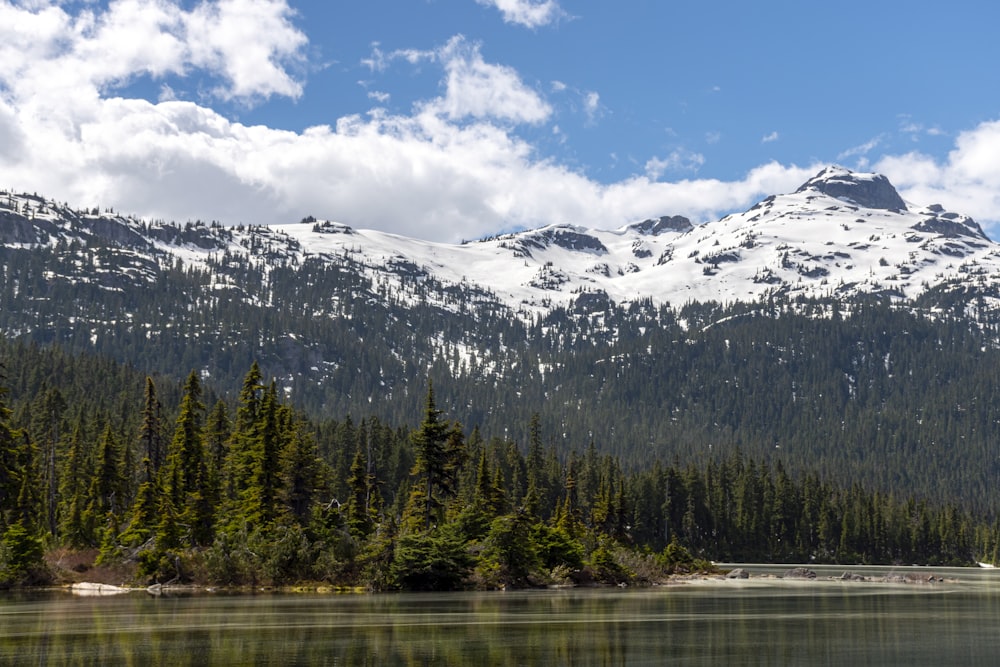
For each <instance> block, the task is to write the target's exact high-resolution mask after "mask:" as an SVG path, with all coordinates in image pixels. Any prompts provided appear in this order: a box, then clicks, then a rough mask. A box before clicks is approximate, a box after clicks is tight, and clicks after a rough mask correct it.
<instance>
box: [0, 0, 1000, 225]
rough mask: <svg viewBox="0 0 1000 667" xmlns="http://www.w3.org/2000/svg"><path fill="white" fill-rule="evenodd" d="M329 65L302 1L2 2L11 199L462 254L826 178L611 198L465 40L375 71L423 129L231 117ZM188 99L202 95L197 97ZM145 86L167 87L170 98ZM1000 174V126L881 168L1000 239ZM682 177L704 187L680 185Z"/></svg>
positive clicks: (523, 7)
mask: <svg viewBox="0 0 1000 667" xmlns="http://www.w3.org/2000/svg"><path fill="white" fill-rule="evenodd" d="M479 4H483V5H492V6H493V7H492V8H486V7H484V8H483V10H484V11H494V10H499V11H500V13H501V16H502V18H503V20H504V21H506V22H507V23H511V24H514V25H512V26H511V28H510V29H511V30H515V29H519V30H522V31H523V29H524V28H525V27H528V28H531V29H533V30H538V29H545V28H546V27H547V26H552V25H555V24H558V22H559V21H560V17H564V16H565V12H564V11H563V10H562V9H561V8H560V7H559V5H558V4H556V3H554V2H544V3H542V2H534V3H532V2H523V1H522V2H506V1H505V2H501V1H500V0H493V1H492V2H483V1H481V0H480V2H479ZM312 49H313V45H312V43H311V40H310V36H309V35H308V34H307V33H306V31H305V30H304V28H303V27H302V26H301V25H300V22H299V21H298V20H297V13H296V10H295V8H294V7H293V6H292V5H291V4H289V3H288V2H286V1H285V0H217V1H215V2H204V3H200V4H197V5H194V6H190V3H182V2H171V1H169V0H117V1H113V2H110V3H107V4H106V5H102V4H100V3H61V2H45V1H34V2H9V1H8V2H0V62H3V63H4V66H3V67H2V68H0V183H2V184H3V186H4V187H11V188H14V189H27V190H38V191H40V192H45V193H47V194H50V195H54V196H57V197H59V198H62V199H65V200H66V201H68V202H70V203H72V204H74V205H79V206H97V205H114V206H115V207H117V208H119V209H124V210H126V211H128V212H134V213H136V214H138V215H140V216H144V217H150V218H162V219H172V220H179V221H184V220H188V219H203V220H205V219H213V220H218V221H221V222H223V223H225V224H236V223H239V222H245V223H262V224H272V223H278V222H289V221H293V220H297V219H299V218H301V217H303V216H305V215H309V214H314V215H319V216H321V217H325V218H332V219H338V220H342V221H344V222H346V223H348V224H351V225H354V226H358V227H366V228H377V229H381V230H384V231H389V232H395V233H403V234H408V235H411V236H415V237H419V238H426V239H433V240H442V241H455V240H459V239H464V238H476V237H479V236H483V235H487V234H491V233H496V232H500V231H508V230H513V229H520V228H530V227H536V226H540V225H544V224H549V223H561V222H569V223H574V224H583V225H587V226H595V227H603V228H610V227H615V226H617V225H620V224H625V223H628V222H633V221H637V220H641V219H644V218H648V217H653V216H659V215H663V214H671V215H673V214H680V215H685V216H688V217H690V218H691V219H693V220H695V221H701V220H708V219H714V218H717V217H719V216H721V215H723V214H725V213H727V212H730V211H734V210H738V209H741V208H745V207H746V206H748V205H749V204H751V203H753V201H755V200H756V199H758V198H759V197H761V196H763V195H764V194H766V193H770V192H783V191H787V190H789V189H791V188H793V187H795V186H796V185H798V184H799V183H801V182H802V181H804V180H805V179H806V178H808V177H809V176H810V175H811V174H813V173H815V172H816V171H817V169H818V168H819V166H820V163H821V162H822V160H819V159H817V160H811V161H809V163H808V164H801V165H797V164H783V163H781V162H778V161H770V162H766V163H763V164H761V165H759V166H757V167H755V168H753V169H750V170H749V171H747V173H746V174H745V175H744V176H743V177H742V178H739V179H737V180H720V179H713V178H706V177H700V176H699V174H700V173H701V172H700V171H699V167H701V165H702V163H703V160H699V159H698V158H699V156H698V154H697V153H690V152H689V153H684V154H683V155H684V157H683V159H680V158H678V157H677V156H678V155H681V154H680V153H678V154H676V155H675V154H671V153H664V154H663V155H662V156H661V157H659V158H654V159H652V160H650V161H647V162H646V163H645V164H644V165H643V164H640V165H637V168H636V170H635V174H634V175H632V176H630V177H627V178H623V179H617V180H613V181H610V182H602V181H600V180H598V179H597V178H595V177H593V176H592V175H589V174H588V173H587V172H586V170H585V169H583V168H581V167H580V166H579V165H573V164H568V163H565V162H561V161H559V160H555V159H552V158H551V157H547V156H546V155H544V153H543V152H542V151H541V150H539V145H538V142H539V137H540V136H542V135H545V134H548V135H552V134H558V132H559V123H560V114H562V113H565V111H564V110H563V109H562V108H561V107H560V106H559V102H558V96H557V93H556V92H554V87H553V86H554V84H553V82H541V81H533V80H528V79H526V78H524V77H523V76H522V75H521V74H520V73H519V72H518V70H517V69H516V68H515V67H513V66H510V65H507V64H504V63H499V62H493V61H491V59H490V58H489V57H487V56H486V55H485V49H484V47H483V45H482V44H481V43H479V42H477V41H474V40H471V39H468V38H466V37H463V36H461V35H456V36H454V37H453V38H452V39H450V40H448V41H447V42H445V43H442V44H440V45H439V46H438V47H436V48H434V49H430V50H424V51H411V52H407V53H402V52H391V53H389V54H388V55H386V54H382V55H383V58H382V60H381V61H376V60H375V59H372V61H371V62H372V67H375V66H381V67H404V66H405V67H411V66H419V67H422V68H425V69H426V70H427V71H429V72H431V73H432V75H433V76H435V77H436V78H437V81H438V84H437V88H436V89H435V90H433V91H429V92H428V94H427V95H425V96H424V97H423V98H422V99H421V100H420V101H419V102H418V103H416V104H414V105H413V106H412V108H410V109H409V110H408V111H406V112H399V111H390V110H389V109H387V108H385V107H384V106H373V107H371V108H369V109H366V110H363V111H360V112H358V113H356V114H348V115H342V116H340V117H338V118H336V119H335V120H334V121H333V122H331V123H330V124H322V125H317V126H314V127H309V128H306V129H303V130H289V129H283V128H281V127H272V126H268V125H262V124H257V125H254V124H243V123H241V122H240V121H239V120H236V119H234V118H233V117H231V115H227V114H225V113H223V112H221V111H219V110H218V109H219V108H220V107H221V106H225V105H230V106H232V105H235V106H236V107H245V108H253V107H254V106H255V105H262V104H267V103H269V102H270V101H273V100H279V99H280V100H285V101H291V102H292V103H298V101H300V100H303V99H304V98H306V97H307V96H308V95H309V94H310V88H309V77H310V73H311V72H313V71H315V69H314V68H315V67H318V66H319V65H318V63H317V56H316V54H315V53H314V51H313V50H312ZM359 60H360V58H359ZM376 63H377V64H376ZM176 81H185V82H188V83H190V82H195V81H196V82H197V83H196V85H195V88H194V92H193V93H192V92H190V91H188V92H187V93H186V94H185V95H183V96H181V95H178V94H177V91H176V90H175V87H174V86H172V85H171V84H172V83H173V82H176ZM140 85H146V86H147V87H149V86H152V87H155V88H156V90H157V95H156V97H155V99H150V96H149V95H148V94H147V95H141V94H138V93H137V92H136V87H137V86H140ZM389 94H391V91H389V92H388V93H383V95H389ZM372 99H373V102H374V103H375V104H376V105H379V104H380V102H379V96H377V95H376V96H373V97H372ZM383 99H384V97H383ZM599 101H600V102H599ZM599 103H600V104H601V105H603V103H604V102H603V97H602V96H600V94H599V93H598V92H595V91H588V93H587V95H586V96H585V98H584V102H583V103H582V111H581V113H584V114H590V115H591V117H593V114H594V113H595V112H596V109H595V106H596V105H597V104H599ZM772 136H773V137H774V140H776V139H777V137H778V136H779V135H778V133H777V132H774V133H773V134H772V135H768V137H772ZM758 140H759V139H758ZM997 155H1000V121H988V122H983V123H981V124H979V125H978V126H976V127H974V128H972V129H970V130H968V131H966V132H963V133H962V134H961V135H960V136H958V137H957V139H956V141H955V145H954V148H953V150H952V151H951V152H950V153H949V154H948V156H947V158H946V159H944V160H941V159H935V158H934V157H932V156H930V155H927V154H922V153H920V152H912V153H906V154H901V155H883V156H881V157H879V158H877V159H874V160H872V162H871V167H872V168H874V169H875V170H877V171H879V172H882V173H885V174H886V175H887V176H888V177H889V178H890V179H892V181H893V182H894V183H895V184H897V186H898V188H899V190H900V192H901V194H902V195H903V197H904V198H907V199H910V198H913V199H915V200H918V201H923V202H927V201H934V202H940V203H942V204H944V205H945V206H947V207H948V208H950V209H953V210H961V211H963V212H965V213H968V214H970V215H972V216H973V217H975V218H976V219H977V220H979V221H980V222H982V223H983V224H984V225H985V226H986V227H987V228H989V227H990V225H991V224H995V223H996V222H997V221H1000V194H998V193H1000V160H997V158H996V157H995V156H997ZM678 161H680V162H683V163H684V164H686V165H689V166H690V167H691V177H690V178H687V179H683V180H674V181H668V180H665V171H664V168H665V167H667V166H670V165H676V164H677V163H678Z"/></svg>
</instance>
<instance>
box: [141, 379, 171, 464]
mask: <svg viewBox="0 0 1000 667" xmlns="http://www.w3.org/2000/svg"><path fill="white" fill-rule="evenodd" d="M165 440H166V438H165V437H164V435H163V406H162V405H161V404H160V401H159V399H158V398H157V397H156V385H155V384H154V383H153V378H151V377H147V378H146V389H145V395H144V401H143V410H142V427H141V428H140V430H139V443H140V445H141V446H142V451H143V454H144V456H145V457H146V458H148V459H149V462H150V465H151V466H152V468H153V471H154V472H156V471H158V470H159V469H160V467H161V466H162V465H163V463H164V461H165V460H166V456H167V451H166V444H165Z"/></svg>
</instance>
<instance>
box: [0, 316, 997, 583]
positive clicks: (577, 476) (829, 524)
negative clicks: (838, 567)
mask: <svg viewBox="0 0 1000 667" xmlns="http://www.w3.org/2000/svg"><path fill="white" fill-rule="evenodd" d="M880 312H881V311H880ZM885 312H888V311H885ZM810 321H811V320H798V319H797V320H795V322H796V324H797V325H798V326H799V327H801V328H803V329H804V328H805V327H806V326H807V324H808V322H810ZM834 321H838V320H834ZM827 324H829V322H827ZM917 324H918V323H917V322H913V325H914V326H913V327H912V329H911V330H910V331H909V332H908V338H909V339H917V340H923V339H924V338H926V337H928V336H929V335H930V334H928V333H927V330H926V329H924V330H922V329H920V328H919V327H918V326H917ZM760 325H761V326H764V327H767V326H772V327H773V326H777V325H775V324H773V323H771V324H769V323H768V322H767V321H763V322H761V323H760ZM817 326H819V325H817ZM718 328H719V329H722V327H718ZM703 330H704V329H703ZM708 330H709V331H711V330H712V329H711V328H709V329H708ZM833 330H834V331H836V330H837V329H836V327H833ZM807 334H808V332H807V331H802V332H801V335H803V336H805V335H807ZM726 340H727V341H728V344H727V345H725V346H722V347H721V348H720V349H717V350H713V348H712V347H711V346H710V345H707V344H705V345H704V347H703V349H702V350H701V352H700V353H702V354H710V353H711V354H718V355H719V356H718V357H717V358H715V359H714V360H713V362H712V364H714V366H716V367H720V368H721V369H723V370H722V372H723V374H724V373H725V372H728V369H729V367H728V366H727V360H726V352H725V350H729V351H730V352H732V351H733V350H734V348H735V349H739V347H740V346H741V345H744V344H745V345H751V344H753V343H752V340H753V338H752V336H750V335H749V334H748V342H745V343H744V342H741V341H739V340H738V339H737V338H736V337H735V335H733V334H732V333H730V334H729V338H727V339H726ZM768 340H780V339H777V338H774V337H771V338H769V339H768ZM871 344H872V346H873V347H874V348H875V349H874V350H872V351H871V352H870V353H869V354H873V353H874V352H875V351H876V350H878V345H880V344H887V345H890V346H891V343H889V342H888V341H886V342H884V343H883V342H880V341H872V343H871ZM928 344H929V345H932V346H934V345H935V344H934V343H933V342H929V343H928ZM698 345H699V343H697V342H695V343H686V344H685V347H686V348H696V347H698ZM770 345H773V343H772V344H769V346H770ZM937 347H938V349H941V350H942V352H943V353H944V354H947V351H948V347H947V346H942V345H941V344H940V342H939V343H938V344H937ZM815 352H816V356H817V358H822V359H828V356H827V355H826V352H827V350H822V349H819V350H815ZM879 354H881V353H880V352H879ZM889 355H890V357H893V356H894V355H895V356H902V355H901V353H900V352H899V351H896V350H895V348H892V349H891V350H890V352H889ZM873 356H875V355H874V354H873ZM876 358H877V359H878V361H877V365H879V366H882V365H884V364H886V363H887V362H885V361H884V357H882V356H876ZM0 360H2V361H3V377H2V381H0V386H2V387H3V389H2V392H0V583H2V584H3V585H4V586H14V585H30V584H41V583H49V582H53V581H66V580H73V579H77V580H80V579H82V580H87V579H88V577H94V576H115V577H119V579H120V580H119V581H115V582H113V583H131V584H153V583H201V584H212V585H228V586H282V585H294V584H303V583H309V584H316V585H323V586H338V587H341V586H342V587H363V588H365V589H369V590H394V589H406V590H451V589H461V588H506V587H530V586H545V585H556V584H562V585H567V584H589V583H608V584H612V583H618V584H623V583H644V582H655V581H659V580H661V579H662V578H664V577H666V576H668V575H670V574H675V573H685V572H694V571H702V570H707V569H711V568H712V567H713V566H712V564H711V561H770V562H802V563H810V562H812V563H845V564H849V563H900V564H914V563H922V564H938V565H972V564H974V563H975V562H976V561H988V562H996V561H997V560H998V554H997V549H998V546H997V545H998V536H1000V526H998V525H997V524H996V523H995V518H994V514H993V513H992V512H991V511H990V508H989V507H988V505H987V504H986V503H982V506H981V507H977V506H976V505H975V504H970V503H961V502H959V501H958V499H957V498H956V497H954V496H953V497H952V498H951V499H950V500H942V499H941V497H935V496H934V495H933V494H921V493H916V492H907V493H901V492H899V491H894V490H891V489H885V488H880V487H879V486H878V485H877V484H874V483H867V484H866V483H864V482H863V481H861V479H862V478H854V476H853V475H851V474H848V473H845V474H841V475H833V474H830V471H831V470H832V469H833V468H831V467H829V466H827V467H824V466H822V465H818V466H815V467H813V468H810V467H807V466H805V465H803V464H802V462H801V461H797V462H796V463H795V464H794V465H789V464H788V460H789V459H786V451H785V449H784V448H781V447H771V448H769V449H768V450H767V452H766V454H761V453H759V452H758V451H753V452H749V451H745V450H744V449H743V448H742V447H741V445H740V438H739V437H737V434H736V433H734V434H732V436H731V440H730V442H729V445H730V446H728V447H718V448H716V449H710V448H708V447H707V445H708V444H711V443H713V442H718V440H717V438H718V434H717V433H714V434H713V433H712V432H711V430H702V431H696V430H688V431H686V432H685V434H684V436H683V437H684V439H685V440H686V441H687V442H689V443H690V446H691V447H692V448H693V449H698V450H699V451H700V454H699V455H698V456H681V455H675V456H674V457H672V458H671V459H669V460H664V459H661V458H659V457H655V456H652V457H648V459H647V460H646V461H645V462H644V463H643V464H642V465H637V464H636V461H635V458H636V456H637V454H636V450H634V449H629V448H626V447H623V448H622V449H621V453H620V454H615V453H614V452H613V451H609V448H606V447H600V446H599V445H598V444H597V443H595V441H594V440H593V439H590V438H580V439H578V438H576V437H569V436H567V435H566V434H565V432H564V430H563V424H562V423H561V422H558V421H556V420H554V419H552V418H551V416H550V414H551V413H546V412H545V411H544V410H543V407H544V401H539V404H538V407H539V410H537V411H535V412H533V413H531V414H530V415H528V416H527V417H526V418H525V420H524V422H523V423H519V422H513V421H512V422H509V424H508V425H507V426H506V427H504V428H503V429H500V428H497V427H496V426H490V427H488V428H484V427H482V426H481V425H480V424H478V423H477V421H478V420H477V416H478V414H477V412H476V411H475V410H472V409H467V410H464V411H463V410H461V409H459V408H458V407H457V406H456V405H455V402H454V401H453V402H452V404H451V405H450V406H449V407H447V408H446V407H445V406H444V404H442V402H441V401H440V399H439V396H441V394H442V393H443V392H444V391H451V392H453V391H454V387H449V386H448V383H449V380H448V379H447V378H441V377H439V376H437V375H435V374H434V373H431V374H430V376H429V377H427V378H425V382H424V392H423V397H422V405H421V410H420V412H419V417H418V419H415V420H414V421H413V422H410V423H408V422H405V421H398V422H395V423H392V422H389V421H387V420H385V418H384V417H380V416H376V415H372V414H370V415H367V416H364V417H360V416H355V417H352V416H344V417H342V418H340V419H320V418H317V417H316V416H315V415H314V414H312V413H310V412H309V411H305V410H301V409H299V408H297V407H296V406H295V405H294V404H293V402H292V401H291V400H290V399H289V396H294V392H292V393H289V392H288V391H287V389H286V388H285V387H283V386H281V384H280V383H279V382H278V381H276V380H275V379H272V378H268V377H266V376H265V375H264V372H263V371H262V368H261V366H260V365H259V364H258V363H256V362H252V363H250V364H249V365H248V368H247V370H246V371H245V374H244V376H243V378H242V382H241V383H239V384H238V385H237V386H234V387H224V386H220V385H219V384H217V383H213V382H209V381H208V380H207V379H206V378H205V377H203V376H202V375H201V374H199V373H197V372H193V371H192V372H190V373H189V374H188V375H187V376H186V377H185V378H180V377H174V376H171V375H165V374H164V375H159V374H147V373H145V372H142V371H140V370H139V369H137V368H135V367H132V366H129V365H123V364H120V363H118V362H116V361H114V360H112V359H110V358H108V357H105V356H96V355H84V354H79V353H77V352H73V351H70V350H67V349H64V348H62V347H60V346H58V345H44V346H42V345H37V344H34V343H26V342H10V341H8V342H4V343H2V344H0ZM786 363H795V361H794V358H790V361H788V362H786ZM824 363H831V364H836V363H838V361H837V359H836V356H835V355H833V359H832V360H829V361H826V362H824ZM888 363H889V364H890V365H892V364H899V366H896V367H903V368H907V367H908V368H910V369H911V370H919V368H920V365H918V364H916V363H915V362H914V363H912V364H910V365H908V362H907V361H906V360H905V358H904V359H901V360H899V361H897V360H896V359H895V358H892V360H891V361H890V362H888ZM778 365H781V364H778ZM928 365H931V366H933V365H932V364H928ZM599 367H600V364H595V365H594V368H599ZM704 367H705V368H707V367H708V365H706V366H704ZM617 368H618V377H619V378H620V380H621V385H622V386H621V387H620V391H622V392H623V393H624V395H627V393H628V389H627V387H628V386H629V381H630V378H629V373H630V372H631V368H632V366H630V365H629V364H628V363H621V364H618V365H617ZM959 370H963V371H965V372H966V376H965V377H968V378H973V379H975V378H979V375H977V373H976V369H975V368H971V367H964V368H963V369H956V371H955V372H956V373H957V372H959ZM758 371H760V369H759V368H758V369H756V370H755V367H754V366H752V365H745V370H743V371H742V372H744V373H747V374H748V376H747V377H748V378H751V377H753V375H754V374H755V373H757V372H758ZM939 371H940V368H938V372H939ZM856 372H857V373H858V375H860V374H861V373H862V369H858V370H857V371H856ZM595 375H598V374H597V373H596V372H595ZM664 377H671V376H669V375H666V376H664ZM720 377H724V375H723V376H720ZM919 380H921V381H923V380H925V378H919ZM940 381H941V382H947V378H940ZM982 381H983V382H985V381H986V378H983V379H982ZM815 382H816V383H818V382H820V379H819V378H817V379H815ZM838 383H839V380H838V381H835V382H834V383H833V384H834V385H836V384H838ZM908 384H909V383H908ZM713 386H714V385H713ZM722 386H723V385H722V383H720V385H719V387H717V388H720V389H721V388H722ZM835 389H836V388H835V387H834V386H830V387H829V389H825V388H824V389H823V390H824V391H831V392H834V391H835ZM876 389H878V390H879V392H880V395H881V396H882V397H883V399H882V400H883V403H884V405H885V406H886V407H885V408H884V410H883V412H882V414H893V413H892V410H893V409H895V408H894V406H893V403H892V401H893V400H894V392H893V391H892V388H891V387H882V388H871V389H869V388H865V389H862V388H861V387H860V383H858V386H856V388H855V390H854V391H855V392H857V393H861V392H863V391H875V390H876ZM819 390H820V387H819V386H818V384H812V385H809V386H808V387H802V388H797V389H796V391H799V392H801V396H802V398H801V400H803V401H805V402H807V403H809V404H811V405H814V406H816V405H825V404H823V403H819V402H813V401H809V400H808V397H809V396H810V394H812V392H818V391H819ZM761 393H762V394H763V392H761ZM850 395H851V392H850V391H846V390H843V389H842V390H841V392H840V399H841V400H842V401H843V403H842V405H846V404H849V400H848V399H849V397H850ZM636 400H639V399H636ZM726 400H732V397H731V395H729V394H727V393H726V392H725V391H718V392H712V393H707V392H706V393H702V394H700V395H699V396H697V397H692V398H691V401H692V403H691V404H692V405H693V406H698V405H701V404H703V403H709V402H715V401H726ZM900 400H902V401H903V404H902V405H905V400H906V398H905V395H904V398H903V399H900ZM765 407H766V406H764V405H762V406H761V408H760V409H764V408H765ZM815 409H818V408H815ZM848 409H849V408H848ZM907 409H913V406H907ZM921 409H922V410H924V412H923V413H921V414H923V415H924V416H925V417H924V418H926V419H931V418H932V416H933V413H932V412H931V411H932V409H933V407H932V406H923V407H922V408H921ZM943 409H944V410H945V411H946V412H954V419H953V420H952V422H954V423H956V424H957V425H955V426H952V428H956V429H958V430H957V431H954V432H955V433H959V432H962V431H961V429H962V428H964V425H963V422H962V416H963V415H962V413H961V412H958V411H956V410H955V408H954V407H953V406H951V405H946V406H943ZM729 410H730V411H731V412H732V413H733V414H734V415H736V417H734V423H743V424H746V426H747V428H748V429H749V432H751V433H752V432H753V428H754V422H755V420H759V421H760V423H758V424H757V425H756V428H757V429H760V430H763V429H764V426H765V424H768V423H770V424H775V425H782V426H778V428H782V427H784V426H783V425H784V423H785V421H784V420H783V419H779V418H778V416H777V415H770V414H768V413H766V412H764V413H763V414H755V413H753V412H749V413H747V414H741V413H740V411H739V405H738V404H734V405H733V406H732V407H730V408H729ZM664 412H665V414H667V415H670V414H671V410H669V409H665V410H664ZM839 417H840V419H841V420H842V421H843V413H841V414H840V415H839ZM604 418H605V419H607V420H608V421H609V425H610V427H611V428H612V429H613V431H614V432H615V433H617V434H620V435H619V436H618V437H619V438H620V440H621V441H622V442H623V443H627V442H629V441H630V438H631V436H630V435H629V434H630V420H631V419H632V417H631V415H630V413H629V411H628V410H627V409H616V410H615V409H613V410H609V411H608V412H606V413H604ZM814 418H817V420H819V421H821V420H822V419H833V415H832V414H830V415H827V414H819V415H814ZM862 418H864V415H858V419H862ZM882 418H883V417H872V418H871V419H872V420H873V421H872V422H871V423H870V424H868V425H852V426H851V428H852V429H857V430H858V432H859V433H866V432H865V430H864V429H871V432H870V433H867V435H869V436H870V438H869V439H868V441H865V442H866V443H867V442H869V441H870V440H872V439H875V440H877V439H878V437H879V436H878V433H879V428H880V424H883V423H884V422H881V421H880V420H881V419H882ZM952 422H949V423H952ZM844 423H846V422H844ZM845 428H846V427H845ZM894 433H895V435H892V436H891V437H893V438H896V437H899V436H898V431H894ZM947 433H948V432H944V433H943V434H936V435H934V436H933V437H944V434H947ZM772 437H777V436H772ZM858 444H859V446H860V444H861V441H859V443H858ZM632 447H635V444H634V443H633V444H632ZM102 573H103V574H102Z"/></svg>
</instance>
